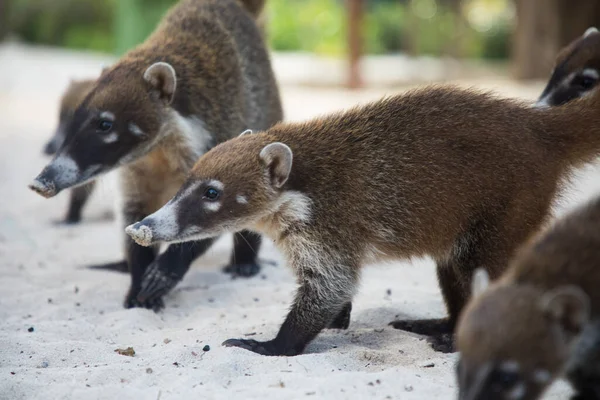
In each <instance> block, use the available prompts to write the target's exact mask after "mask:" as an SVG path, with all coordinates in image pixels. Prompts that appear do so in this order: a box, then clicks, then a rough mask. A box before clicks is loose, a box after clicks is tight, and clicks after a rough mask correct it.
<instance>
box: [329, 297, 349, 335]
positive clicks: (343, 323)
mask: <svg viewBox="0 0 600 400" xmlns="http://www.w3.org/2000/svg"><path fill="white" fill-rule="evenodd" d="M351 313H352V303H346V304H345V305H344V308H342V311H340V313H339V314H338V315H337V317H335V319H334V320H333V321H331V322H330V323H329V325H327V328H328V329H348V327H349V326H350V315H351Z"/></svg>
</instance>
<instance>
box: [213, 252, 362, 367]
mask: <svg viewBox="0 0 600 400" xmlns="http://www.w3.org/2000/svg"><path fill="white" fill-rule="evenodd" d="M314 260H317V261H318V260H321V262H320V263H319V265H317V266H310V265H308V264H305V265H300V266H296V267H295V268H294V269H295V270H296V272H297V276H298V278H299V281H300V288H299V289H298V292H297V293H296V297H295V299H294V304H293V306H292V309H291V310H290V312H289V313H288V315H287V317H286V319H285V321H284V323H283V325H282V326H281V328H280V330H279V333H278V334H277V336H276V337H275V339H273V340H269V341H266V342H259V341H256V340H252V339H229V340H226V341H225V342H224V343H223V345H224V346H227V347H241V348H243V349H246V350H250V351H252V352H254V353H258V354H262V355H268V356H295V355H298V354H300V353H302V352H303V351H304V348H305V347H306V345H307V344H308V343H309V342H310V341H311V340H313V339H314V338H315V337H316V336H317V335H318V334H319V332H321V331H322V330H323V329H324V328H326V327H327V326H330V325H331V324H332V321H334V320H336V319H337V317H338V316H339V315H340V314H343V310H344V309H347V308H348V304H349V303H350V302H351V300H352V297H353V296H354V292H355V290H356V286H357V282H358V268H356V267H355V266H349V264H348V263H338V262H335V261H334V260H332V259H329V260H327V259H326V258H314ZM313 262H314V261H313ZM293 264H296V263H293ZM296 265H297V264H296Z"/></svg>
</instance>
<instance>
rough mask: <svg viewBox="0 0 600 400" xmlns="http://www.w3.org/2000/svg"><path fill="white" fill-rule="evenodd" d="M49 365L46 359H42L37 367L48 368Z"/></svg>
mask: <svg viewBox="0 0 600 400" xmlns="http://www.w3.org/2000/svg"><path fill="white" fill-rule="evenodd" d="M49 365H50V364H49V363H48V361H42V363H41V364H40V365H39V366H38V368H48V366H49Z"/></svg>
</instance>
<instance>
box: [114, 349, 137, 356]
mask: <svg viewBox="0 0 600 400" xmlns="http://www.w3.org/2000/svg"><path fill="white" fill-rule="evenodd" d="M115 353H118V354H120V355H122V356H128V357H133V356H135V350H133V347H128V348H126V349H115Z"/></svg>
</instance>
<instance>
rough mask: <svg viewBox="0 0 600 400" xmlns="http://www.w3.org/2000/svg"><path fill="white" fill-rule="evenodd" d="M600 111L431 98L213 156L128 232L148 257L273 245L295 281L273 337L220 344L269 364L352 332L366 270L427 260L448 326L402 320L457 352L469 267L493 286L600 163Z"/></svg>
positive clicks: (361, 111) (312, 125)
mask: <svg viewBox="0 0 600 400" xmlns="http://www.w3.org/2000/svg"><path fill="white" fill-rule="evenodd" d="M599 110H600V94H594V95H591V96H587V97H585V98H583V99H579V100H575V101H572V102H570V103H567V104H565V105H563V106H561V107H552V108H536V107H531V106H529V105H525V104H522V103H520V102H518V101H514V100H506V99H499V98H496V97H495V96H493V95H490V94H486V93H480V92H477V91H472V90H463V89H459V88H456V87H427V88H424V89H421V90H416V91H412V92H409V93H407V94H403V95H398V96H394V97H390V98H387V99H383V100H381V101H377V102H374V103H372V104H369V105H367V106H364V107H359V108H355V109H352V110H350V111H347V112H343V113H338V114H333V115H331V116H327V117H323V118H318V119H315V120H312V121H309V122H304V123H294V124H278V125H276V126H275V127H273V128H271V129H269V130H267V131H266V132H262V133H256V134H247V135H244V136H241V137H238V138H234V139H232V140H230V141H227V142H225V143H222V144H220V145H219V146H216V147H215V148H214V149H212V150H211V151H209V152H208V153H207V154H205V155H204V156H203V157H201V158H200V160H199V161H198V162H197V163H196V165H195V166H194V168H193V169H192V172H191V174H190V177H189V178H188V180H187V181H186V183H185V184H184V185H183V186H182V188H181V189H180V190H179V192H178V194H177V195H176V196H175V197H174V198H173V199H172V200H171V201H170V202H169V203H167V205H165V206H164V207H163V208H161V209H160V210H159V211H157V212H156V213H154V214H152V215H150V216H148V217H146V218H145V219H143V220H142V221H141V222H139V223H137V224H134V225H131V226H129V227H128V228H127V233H128V234H129V235H130V236H132V237H133V238H134V240H136V241H137V242H138V243H140V244H142V245H145V246H148V245H152V244H154V243H156V242H159V241H165V242H175V241H185V240H192V239H194V240H197V239H200V238H205V237H211V236H214V235H217V234H221V233H224V232H228V231H236V230H239V229H243V228H245V229H255V230H257V231H259V232H263V233H265V234H266V235H268V236H269V237H271V238H272V239H273V240H274V241H275V243H276V244H277V245H278V247H279V248H280V249H281V250H282V251H283V253H284V254H285V256H286V258H287V260H288V263H289V265H290V266H291V267H292V269H293V270H294V271H295V272H296V274H297V277H298V283H299V284H300V288H299V290H298V293H297V294H296V298H295V300H294V304H293V306H292V309H291V311H290V313H289V314H288V316H287V318H286V320H285V322H284V323H283V326H282V327H281V330H280V331H279V333H278V334H277V337H276V338H275V339H273V340H270V341H267V342H258V341H255V340H247V339H240V340H229V341H227V342H225V344H226V345H229V346H239V347H243V348H246V349H249V350H252V351H254V352H257V353H260V354H266V355H295V354H299V353H301V352H302V351H303V350H304V348H305V346H306V345H307V344H308V343H309V342H310V341H311V340H312V339H313V338H314V337H315V336H316V335H317V334H318V333H319V332H320V331H321V330H322V329H323V328H324V327H327V326H331V325H333V326H335V327H340V326H341V327H344V326H343V325H344V324H345V323H347V322H345V320H346V317H347V313H348V312H349V308H350V304H351V300H352V297H353V296H354V293H355V292H356V290H357V284H358V280H359V276H360V269H361V266H362V265H363V264H365V263H368V262H371V261H376V260H386V259H406V258H410V257H413V256H424V255H430V256H432V257H433V258H434V259H435V260H436V262H437V271H438V278H439V283H440V286H441V290H442V294H443V297H444V300H445V303H446V306H447V310H448V314H449V316H448V318H446V319H441V320H439V319H438V320H417V321H395V322H393V323H392V324H393V325H394V327H396V328H400V329H405V330H410V331H412V332H415V333H420V334H425V335H429V336H430V340H432V341H433V343H434V347H435V348H436V349H438V350H443V351H449V350H451V349H452V335H451V333H452V332H453V330H454V327H455V324H456V321H457V318H458V316H459V314H460V312H461V310H462V308H463V307H464V305H465V303H466V301H467V300H468V298H469V295H470V284H471V277H472V274H473V271H474V270H475V269H476V268H478V267H482V266H483V267H485V268H486V270H487V271H488V273H489V274H490V276H492V277H493V278H495V277H498V276H499V275H500V274H501V273H502V272H503V271H504V270H505V268H506V266H507V264H508V261H509V259H510V257H511V256H512V255H513V252H514V251H515V249H516V248H517V247H518V246H519V245H520V244H521V243H523V242H524V241H525V240H526V239H527V238H528V237H529V236H530V235H531V234H532V233H534V232H535V231H536V230H537V229H538V228H539V227H540V226H541V225H542V223H543V222H544V221H546V219H547V217H548V214H549V210H550V205H551V202H552V200H553V199H554V197H555V195H556V193H557V191H558V189H559V187H560V184H561V182H562V181H563V180H565V179H567V178H568V177H569V173H570V171H571V170H572V168H573V167H575V166H578V165H581V164H582V163H584V162H587V161H589V160H591V159H593V158H594V157H596V156H597V155H599V154H600V132H598V130H600V128H598V126H600V125H598V123H596V120H598V119H600V113H599ZM340 321H343V322H344V324H342V323H341V322H340Z"/></svg>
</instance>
